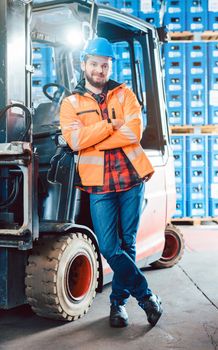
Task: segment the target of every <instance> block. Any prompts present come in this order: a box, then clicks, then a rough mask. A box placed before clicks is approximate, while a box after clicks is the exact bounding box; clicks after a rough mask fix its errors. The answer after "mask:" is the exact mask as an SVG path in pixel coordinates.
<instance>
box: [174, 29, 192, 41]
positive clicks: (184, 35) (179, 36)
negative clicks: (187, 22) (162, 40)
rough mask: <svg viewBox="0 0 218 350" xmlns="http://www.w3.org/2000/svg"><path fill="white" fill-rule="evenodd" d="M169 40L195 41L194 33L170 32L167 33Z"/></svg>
mask: <svg viewBox="0 0 218 350" xmlns="http://www.w3.org/2000/svg"><path fill="white" fill-rule="evenodd" d="M167 37H168V40H175V41H180V40H182V41H183V40H194V33H192V32H188V31H185V32H168V33H167Z"/></svg>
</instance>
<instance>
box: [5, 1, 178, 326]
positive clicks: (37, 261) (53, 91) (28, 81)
mask: <svg viewBox="0 0 218 350" xmlns="http://www.w3.org/2000/svg"><path fill="white" fill-rule="evenodd" d="M96 36H99V37H105V38H107V39H108V40H109V41H110V42H111V43H112V44H113V47H114V51H115V53H116V57H117V59H116V61H115V63H114V67H113V73H112V79H114V80H117V81H120V82H125V84H126V85H127V86H129V87H130V88H131V89H132V90H133V91H134V92H135V94H136V96H137V98H138V101H139V103H140V105H141V109H142V118H143V135H142V140H141V145H142V147H143V149H144V152H145V153H146V155H147V156H148V158H149V159H150V161H151V163H152V165H153V167H154V169H155V173H154V175H153V177H152V179H151V180H150V181H149V182H148V184H147V186H146V191H145V194H144V205H143V212H142V216H141V221H140V227H139V230H138V235H137V257H136V260H137V264H138V266H139V267H140V268H143V267H145V266H148V265H149V264H150V265H152V266H154V267H156V268H164V267H172V266H173V265H175V264H176V263H177V262H178V261H179V260H180V259H181V257H182V255H183V251H184V240H183V237H182V234H181V233H180V231H179V230H178V229H177V228H176V227H175V226H173V225H171V224H170V218H171V216H172V215H173V213H174V211H175V204H176V191H175V175H174V158H173V154H172V150H171V148H170V141H169V129H168V122H167V110H166V100H165V94H164V85H163V68H162V65H161V59H160V52H161V47H162V45H163V42H164V40H165V37H164V34H163V31H162V30H161V29H158V30H157V29H155V28H154V27H153V26H151V25H150V24H148V23H146V22H145V21H143V20H140V19H138V18H136V17H134V16H131V15H129V14H127V13H125V12H122V11H119V10H118V9H114V8H112V7H109V6H103V5H98V4H96V3H95V2H94V1H91V0H90V1H88V0H47V1H42V0H35V1H31V0H1V3H0V42H1V51H0V88H1V94H0V309H10V308H14V307H16V306H18V305H23V304H29V305H30V306H31V308H32V310H33V311H34V312H35V313H36V314H37V315H39V316H42V317H47V318H52V319H59V320H62V321H73V320H76V319H78V318H80V317H82V316H83V315H85V314H86V313H87V311H88V309H89V308H90V306H91V304H92V302H93V299H94V297H95V295H96V292H101V291H102V288H103V285H105V284H106V283H109V282H110V281H111V279H112V271H111V269H110V267H109V266H108V264H107V262H106V261H105V260H104V258H103V257H102V256H101V254H100V251H99V247H98V241H97V238H96V236H95V232H94V230H93V226H92V221H91V217H90V210H89V197H88V194H87V193H85V192H82V191H80V190H79V189H78V188H77V187H76V186H75V184H76V178H77V172H76V162H77V158H78V154H77V152H73V151H72V150H71V149H70V148H69V146H68V145H67V144H66V142H65V140H64V139H63V137H62V135H61V130H60V123H59V110H60V104H61V102H62V100H63V98H64V97H66V96H69V95H70V94H71V91H72V90H73V89H74V88H75V86H76V85H77V83H78V81H79V80H80V79H81V77H82V76H81V72H80V53H81V50H83V48H84V46H85V44H86V42H87V41H88V40H89V39H91V38H93V37H96Z"/></svg>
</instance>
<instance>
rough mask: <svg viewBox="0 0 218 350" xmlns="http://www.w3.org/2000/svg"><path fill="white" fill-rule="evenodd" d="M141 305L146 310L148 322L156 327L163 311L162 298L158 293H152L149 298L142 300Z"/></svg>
mask: <svg viewBox="0 0 218 350" xmlns="http://www.w3.org/2000/svg"><path fill="white" fill-rule="evenodd" d="M139 306H141V308H142V309H143V310H144V311H145V313H146V315H147V318H148V322H149V323H150V324H151V326H152V327H154V326H155V325H156V323H157V322H158V320H159V318H160V317H161V315H162V313H163V309H162V307H161V300H160V299H159V298H158V296H157V295H155V294H152V295H151V296H150V297H149V298H148V299H144V300H143V301H140V302H139Z"/></svg>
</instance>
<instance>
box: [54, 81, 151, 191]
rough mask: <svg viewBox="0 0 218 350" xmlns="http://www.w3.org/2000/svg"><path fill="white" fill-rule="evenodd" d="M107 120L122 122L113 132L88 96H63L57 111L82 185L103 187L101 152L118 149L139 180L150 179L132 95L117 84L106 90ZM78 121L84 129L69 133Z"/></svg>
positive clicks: (140, 122) (128, 90)
mask: <svg viewBox="0 0 218 350" xmlns="http://www.w3.org/2000/svg"><path fill="white" fill-rule="evenodd" d="M106 103H107V108H108V114H109V118H110V119H112V118H113V113H114V112H113V110H114V111H115V114H116V118H117V119H118V118H120V119H124V121H125V122H124V124H123V125H122V126H121V127H120V129H118V130H114V129H113V127H112V124H111V123H109V122H108V121H107V120H103V119H102V116H101V110H100V108H99V105H98V103H97V101H96V100H95V99H94V97H92V96H91V95H90V94H88V93H85V94H84V95H82V94H79V93H78V92H76V93H73V94H72V95H71V96H69V97H66V98H65V99H64V100H63V102H62V104H61V109H60V124H61V129H62V134H63V136H64V138H65V140H66V142H67V143H68V145H69V146H70V147H71V149H72V150H73V151H79V157H78V170H79V175H80V178H81V182H82V185H84V186H102V185H103V184H104V150H109V149H113V148H118V147H122V149H123V151H124V153H125V154H126V156H127V157H128V158H129V160H130V161H131V163H132V165H133V166H134V168H135V169H136V171H137V173H138V174H139V176H140V177H141V178H143V177H145V176H148V175H149V176H151V175H152V174H153V172H154V169H153V167H152V165H151V163H150V161H149V160H148V158H147V156H146V154H145V152H144V150H143V148H142V147H141V145H140V139H141V136H142V118H141V107H140V105H139V103H138V100H137V98H136V96H135V94H134V93H133V92H132V91H131V90H130V89H129V88H127V87H126V85H125V84H121V85H119V86H117V87H115V88H114V89H112V90H109V91H108V93H107V98H106ZM74 120H80V121H81V122H82V123H83V125H84V126H82V127H80V128H78V129H77V130H72V126H71V124H72V122H73V121H74Z"/></svg>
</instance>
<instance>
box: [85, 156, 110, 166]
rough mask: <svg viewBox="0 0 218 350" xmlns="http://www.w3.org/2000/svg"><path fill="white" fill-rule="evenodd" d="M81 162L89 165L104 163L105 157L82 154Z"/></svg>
mask: <svg viewBox="0 0 218 350" xmlns="http://www.w3.org/2000/svg"><path fill="white" fill-rule="evenodd" d="M79 163H80V164H87V165H104V157H95V156H80V159H79Z"/></svg>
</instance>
